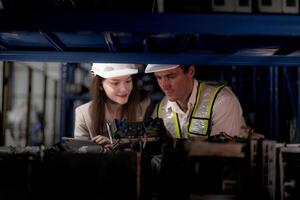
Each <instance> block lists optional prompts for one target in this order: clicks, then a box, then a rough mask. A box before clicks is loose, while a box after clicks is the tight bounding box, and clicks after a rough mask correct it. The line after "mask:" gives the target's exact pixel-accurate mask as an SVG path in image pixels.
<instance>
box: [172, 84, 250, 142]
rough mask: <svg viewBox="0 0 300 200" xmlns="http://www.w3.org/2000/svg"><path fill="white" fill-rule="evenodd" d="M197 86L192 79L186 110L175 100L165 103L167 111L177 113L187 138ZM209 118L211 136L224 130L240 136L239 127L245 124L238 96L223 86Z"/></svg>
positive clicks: (184, 136)
mask: <svg viewBox="0 0 300 200" xmlns="http://www.w3.org/2000/svg"><path fill="white" fill-rule="evenodd" d="M197 88H198V81H197V80H194V86H193V91H192V94H191V96H190V98H189V100H188V105H187V106H188V110H187V111H186V112H183V111H182V110H181V108H180V107H179V106H178V104H177V103H176V102H175V101H173V102H172V101H168V102H167V104H166V108H167V110H168V112H176V113H177V114H178V118H179V123H180V128H181V133H182V137H183V138H187V135H188V126H189V119H190V116H191V114H192V110H193V108H194V104H195V102H196V94H197ZM211 120H212V122H211V123H212V127H211V133H210V135H211V136H212V135H217V134H219V133H220V132H225V133H226V134H228V135H230V136H240V137H242V129H241V128H242V127H243V126H245V122H244V119H243V112H242V108H241V105H240V102H239V100H238V98H237V97H236V96H235V95H234V94H233V92H232V91H231V90H230V89H229V88H227V87H225V88H223V89H222V90H221V91H220V92H219V94H218V96H217V98H216V100H215V103H214V105H213V113H212V118H211ZM166 127H167V126H166ZM191 136H193V135H191Z"/></svg>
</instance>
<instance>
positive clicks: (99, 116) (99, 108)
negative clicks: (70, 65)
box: [89, 76, 142, 137]
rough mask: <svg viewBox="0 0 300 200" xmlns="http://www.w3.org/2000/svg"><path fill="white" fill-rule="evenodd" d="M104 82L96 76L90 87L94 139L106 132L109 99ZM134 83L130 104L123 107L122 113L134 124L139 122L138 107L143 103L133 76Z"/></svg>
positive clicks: (129, 99)
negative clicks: (107, 102) (106, 112)
mask: <svg viewBox="0 0 300 200" xmlns="http://www.w3.org/2000/svg"><path fill="white" fill-rule="evenodd" d="M103 80H104V78H102V77H100V76H94V77H93V80H92V84H91V86H90V93H91V97H92V102H91V106H90V108H89V112H90V116H91V121H92V135H93V137H95V136H96V135H99V134H103V133H104V130H105V129H104V126H105V102H106V101H107V100H106V99H107V98H108V97H107V95H106V93H105V91H104V89H103V86H102V81H103ZM132 82H133V87H132V91H131V93H130V95H129V98H128V102H127V103H126V104H125V105H124V106H123V111H122V113H123V114H124V115H125V116H124V117H125V118H126V119H127V120H128V121H129V122H134V121H136V120H137V107H138V106H137V105H138V103H139V102H141V101H142V95H141V93H140V91H139V89H138V88H137V86H136V81H135V79H134V76H132Z"/></svg>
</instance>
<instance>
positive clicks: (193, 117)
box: [145, 64, 245, 138]
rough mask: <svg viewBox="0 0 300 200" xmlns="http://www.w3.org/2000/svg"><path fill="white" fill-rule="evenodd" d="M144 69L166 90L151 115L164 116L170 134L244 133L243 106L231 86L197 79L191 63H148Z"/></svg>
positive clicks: (239, 134) (184, 136)
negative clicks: (184, 64) (186, 64)
mask: <svg viewBox="0 0 300 200" xmlns="http://www.w3.org/2000/svg"><path fill="white" fill-rule="evenodd" d="M145 73H154V75H155V77H156V79H157V81H158V84H159V86H160V88H161V89H162V91H163V92H164V93H165V97H164V98H163V99H162V100H161V101H160V102H159V103H158V105H156V109H155V112H154V113H153V117H159V118H162V119H163V121H164V124H165V127H166V129H167V132H168V133H169V134H170V135H171V136H172V137H173V138H192V137H199V136H200V137H203V138H207V137H208V136H213V135H218V134H220V133H225V134H227V135H229V136H231V137H234V136H238V137H242V136H243V130H242V127H243V126H244V125H245V122H244V120H243V116H242V108H241V105H240V103H239V100H238V99H237V97H236V96H235V95H234V93H233V92H232V91H231V90H230V88H228V87H226V86H225V85H216V84H208V83H205V82H201V81H197V80H196V79H194V75H195V67H194V66H193V65H189V66H183V65H177V64H176V65H162V64H149V65H148V66H147V67H146V69H145Z"/></svg>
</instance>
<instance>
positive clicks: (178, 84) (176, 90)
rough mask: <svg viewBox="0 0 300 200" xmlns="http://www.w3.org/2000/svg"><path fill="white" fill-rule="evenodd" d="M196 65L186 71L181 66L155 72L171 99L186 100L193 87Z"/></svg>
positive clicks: (159, 82) (160, 84) (162, 87)
mask: <svg viewBox="0 0 300 200" xmlns="http://www.w3.org/2000/svg"><path fill="white" fill-rule="evenodd" d="M194 73H195V69H194V67H193V66H192V67H190V68H189V70H188V71H187V72H184V71H183V69H182V68H181V67H177V68H174V69H170V70H166V71H161V72H155V73H154V75H155V77H156V79H157V82H158V84H159V86H160V88H161V89H162V91H163V92H164V93H165V95H166V96H167V97H168V99H169V100H170V101H185V100H186V98H187V97H188V95H189V94H188V93H189V91H191V87H193V84H192V83H193V80H194Z"/></svg>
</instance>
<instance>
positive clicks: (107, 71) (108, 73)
mask: <svg viewBox="0 0 300 200" xmlns="http://www.w3.org/2000/svg"><path fill="white" fill-rule="evenodd" d="M91 72H92V73H93V74H94V75H99V76H101V77H103V78H113V77H118V76H126V75H131V74H136V73H138V69H136V68H135V67H134V65H133V64H118V63H94V64H93V65H92V69H91Z"/></svg>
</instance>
